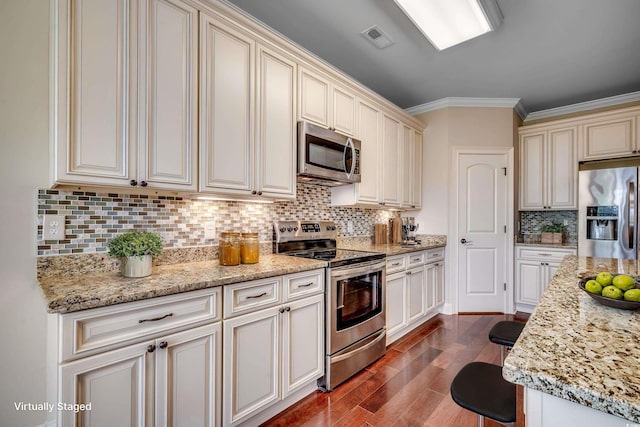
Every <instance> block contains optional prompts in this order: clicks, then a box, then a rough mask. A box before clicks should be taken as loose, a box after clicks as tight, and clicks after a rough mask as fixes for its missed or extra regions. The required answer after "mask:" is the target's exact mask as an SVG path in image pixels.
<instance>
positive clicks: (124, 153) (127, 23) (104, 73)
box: [56, 0, 137, 185]
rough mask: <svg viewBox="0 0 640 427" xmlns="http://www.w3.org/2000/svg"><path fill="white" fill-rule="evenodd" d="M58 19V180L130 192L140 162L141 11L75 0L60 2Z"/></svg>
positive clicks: (128, 5)
mask: <svg viewBox="0 0 640 427" xmlns="http://www.w3.org/2000/svg"><path fill="white" fill-rule="evenodd" d="M67 7H68V9H69V10H68V9H67ZM58 15H59V16H60V21H59V26H60V28H59V31H60V33H59V36H60V39H59V45H58V48H59V49H60V50H59V54H60V56H59V58H58V61H59V67H60V68H59V69H58V70H57V73H58V76H57V77H58V82H57V85H58V86H57V91H58V94H59V95H58V96H59V99H58V105H57V109H58V113H59V114H58V116H59V121H58V124H57V125H58V129H57V130H58V133H57V135H56V138H57V150H58V164H57V171H56V180H57V181H58V182H80V183H97V184H111V185H128V183H129V179H130V178H131V176H132V175H133V173H134V171H133V167H134V162H135V157H134V158H133V159H132V158H131V156H132V155H134V153H133V152H132V143H133V140H134V138H135V115H136V112H135V111H134V109H135V105H136V104H135V102H133V98H134V96H135V93H136V79H135V75H136V74H135V70H136V54H137V52H136V44H135V40H136V35H135V28H136V27H135V25H136V12H135V5H134V3H133V2H127V1H125V0H117V1H115V0H114V1H109V2H104V1H103V2H88V1H80V0H72V1H69V2H60V5H59V10H58ZM67 17H69V19H70V21H69V22H67V21H66V19H67ZM67 37H68V38H67ZM67 47H69V49H70V50H69V51H67ZM67 67H68V69H67ZM67 93H68V98H67Z"/></svg>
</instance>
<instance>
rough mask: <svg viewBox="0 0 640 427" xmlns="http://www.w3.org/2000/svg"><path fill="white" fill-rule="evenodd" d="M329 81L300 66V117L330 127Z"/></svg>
mask: <svg viewBox="0 0 640 427" xmlns="http://www.w3.org/2000/svg"><path fill="white" fill-rule="evenodd" d="M329 105H330V104H329V82H328V81H326V80H325V79H323V78H321V77H320V76H316V75H315V74H313V73H311V72H309V71H307V70H304V69H302V68H300V106H299V107H298V108H300V119H302V120H309V121H312V122H314V123H317V124H319V125H320V126H324V127H329Z"/></svg>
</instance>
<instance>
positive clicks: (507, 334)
mask: <svg viewBox="0 0 640 427" xmlns="http://www.w3.org/2000/svg"><path fill="white" fill-rule="evenodd" d="M522 329H524V323H521V322H514V321H511V320H503V321H501V322H498V323H496V324H495V325H494V326H493V328H491V330H490V331H489V341H491V342H492V343H494V344H500V345H504V346H506V347H513V345H514V344H515V342H516V341H517V340H518V337H519V336H520V333H521V332H522Z"/></svg>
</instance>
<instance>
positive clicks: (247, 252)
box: [240, 233, 260, 264]
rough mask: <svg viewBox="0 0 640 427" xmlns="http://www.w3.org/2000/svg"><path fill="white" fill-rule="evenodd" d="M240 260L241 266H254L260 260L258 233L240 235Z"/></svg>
mask: <svg viewBox="0 0 640 427" xmlns="http://www.w3.org/2000/svg"><path fill="white" fill-rule="evenodd" d="M241 238H242V241H241V243H240V260H241V262H242V263H243V264H255V263H257V262H258V261H259V260H260V241H259V240H258V233H242V234H241Z"/></svg>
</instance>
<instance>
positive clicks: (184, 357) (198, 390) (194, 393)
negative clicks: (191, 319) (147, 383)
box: [155, 322, 222, 427]
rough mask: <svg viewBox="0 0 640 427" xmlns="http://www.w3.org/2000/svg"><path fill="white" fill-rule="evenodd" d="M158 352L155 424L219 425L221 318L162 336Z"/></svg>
mask: <svg viewBox="0 0 640 427" xmlns="http://www.w3.org/2000/svg"><path fill="white" fill-rule="evenodd" d="M164 343H166V347H164V348H163V344H164ZM155 354H156V393H157V395H156V408H155V409H156V420H155V425H156V426H203V427H204V426H208V427H213V426H217V425H219V424H220V422H219V419H220V418H221V416H220V402H221V400H222V396H221V394H220V393H221V383H222V376H221V368H222V363H221V357H222V327H221V322H218V323H216V324H213V325H206V326H202V327H200V328H194V329H190V330H188V331H185V332H180V333H177V334H173V335H170V336H167V337H165V338H162V339H159V340H158V341H157V342H156V351H155Z"/></svg>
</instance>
